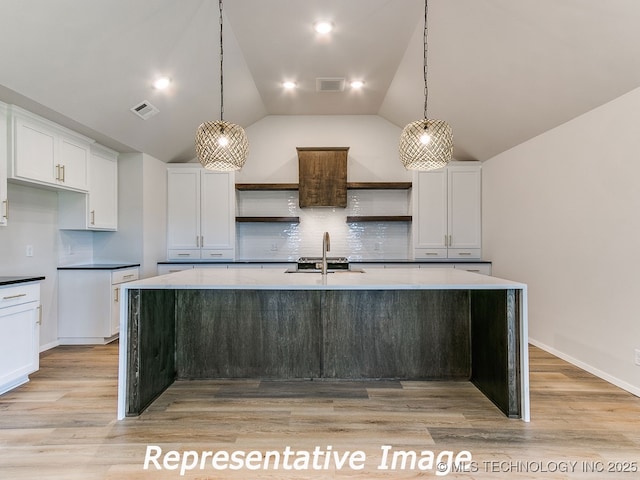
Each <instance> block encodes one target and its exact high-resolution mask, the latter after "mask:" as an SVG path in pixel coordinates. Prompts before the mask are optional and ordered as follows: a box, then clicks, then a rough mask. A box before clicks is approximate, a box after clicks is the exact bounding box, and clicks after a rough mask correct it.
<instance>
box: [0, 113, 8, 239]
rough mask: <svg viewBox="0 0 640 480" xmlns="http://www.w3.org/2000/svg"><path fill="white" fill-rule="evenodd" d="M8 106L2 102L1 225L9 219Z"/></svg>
mask: <svg viewBox="0 0 640 480" xmlns="http://www.w3.org/2000/svg"><path fill="white" fill-rule="evenodd" d="M7 148H8V146H7V107H6V105H5V104H4V103H0V227H1V226H6V225H7V223H8V220H9V200H8V199H7Z"/></svg>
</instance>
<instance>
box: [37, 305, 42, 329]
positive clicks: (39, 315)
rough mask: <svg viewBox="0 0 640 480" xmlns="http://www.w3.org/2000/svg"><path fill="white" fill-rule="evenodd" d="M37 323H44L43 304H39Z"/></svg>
mask: <svg viewBox="0 0 640 480" xmlns="http://www.w3.org/2000/svg"><path fill="white" fill-rule="evenodd" d="M36 323H37V324H38V325H42V305H39V306H38V321H37V322H36Z"/></svg>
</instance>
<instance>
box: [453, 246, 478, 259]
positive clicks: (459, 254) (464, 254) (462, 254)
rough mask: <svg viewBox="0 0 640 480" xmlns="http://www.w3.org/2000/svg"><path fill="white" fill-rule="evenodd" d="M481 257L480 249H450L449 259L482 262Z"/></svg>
mask: <svg viewBox="0 0 640 480" xmlns="http://www.w3.org/2000/svg"><path fill="white" fill-rule="evenodd" d="M480 255H481V253H480V249H479V248H450V249H449V253H448V258H460V259H463V258H464V259H476V260H480Z"/></svg>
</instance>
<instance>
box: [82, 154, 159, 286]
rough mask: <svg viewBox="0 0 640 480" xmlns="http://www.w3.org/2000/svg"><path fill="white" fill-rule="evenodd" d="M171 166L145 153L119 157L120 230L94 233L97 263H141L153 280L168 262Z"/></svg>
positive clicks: (142, 270)
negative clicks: (168, 212) (168, 194)
mask: <svg viewBox="0 0 640 480" xmlns="http://www.w3.org/2000/svg"><path fill="white" fill-rule="evenodd" d="M166 167H167V165H166V164H165V163H163V162H161V161H160V160H157V159H156V158H154V157H151V156H149V155H146V154H142V153H131V154H121V155H120V156H119V157H118V231H117V232H94V234H93V235H94V237H93V259H94V261H96V262H131V263H139V264H140V276H141V277H151V276H155V275H156V272H157V262H159V261H163V260H166V257H167V251H166V237H167V232H166V223H167V220H166V217H167V213H166V212H167V188H166V184H167V177H166V175H167V171H166Z"/></svg>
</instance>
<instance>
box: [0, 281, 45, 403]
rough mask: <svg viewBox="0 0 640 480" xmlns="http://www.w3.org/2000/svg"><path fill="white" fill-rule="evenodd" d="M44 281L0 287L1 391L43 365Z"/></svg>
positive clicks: (25, 377) (20, 383)
mask: <svg viewBox="0 0 640 480" xmlns="http://www.w3.org/2000/svg"><path fill="white" fill-rule="evenodd" d="M40 311H41V310H40V284H39V283H28V284H19V285H11V286H8V287H0V332H2V334H1V335H0V394H2V393H4V392H7V391H9V390H11V389H12V388H15V387H17V386H18V385H22V384H23V383H25V382H28V381H29V374H30V373H33V372H35V371H36V370H38V367H39V365H40V362H39V358H40Z"/></svg>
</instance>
